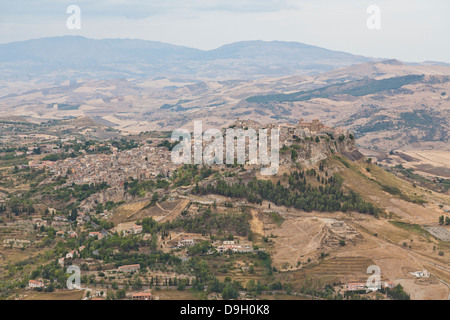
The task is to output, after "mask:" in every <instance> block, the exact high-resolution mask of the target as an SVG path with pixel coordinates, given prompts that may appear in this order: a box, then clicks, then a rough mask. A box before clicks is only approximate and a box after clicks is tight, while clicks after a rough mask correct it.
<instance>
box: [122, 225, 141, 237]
mask: <svg viewBox="0 0 450 320" xmlns="http://www.w3.org/2000/svg"><path fill="white" fill-rule="evenodd" d="M142 230H143V229H142V226H138V225H136V224H133V225H131V226H129V227H128V228H127V229H125V230H123V231H122V233H123V235H124V236H125V235H127V234H139V233H142Z"/></svg>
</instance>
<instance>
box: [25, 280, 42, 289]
mask: <svg viewBox="0 0 450 320" xmlns="http://www.w3.org/2000/svg"><path fill="white" fill-rule="evenodd" d="M28 288H31V289H34V288H44V283H43V282H42V281H37V280H30V281H28Z"/></svg>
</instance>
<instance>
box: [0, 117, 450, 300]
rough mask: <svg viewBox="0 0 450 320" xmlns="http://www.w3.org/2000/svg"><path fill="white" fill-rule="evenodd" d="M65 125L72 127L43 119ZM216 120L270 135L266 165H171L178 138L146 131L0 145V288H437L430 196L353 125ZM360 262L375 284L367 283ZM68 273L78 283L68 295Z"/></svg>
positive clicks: (349, 295) (9, 295) (168, 294)
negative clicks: (373, 270) (362, 142)
mask: <svg viewBox="0 0 450 320" xmlns="http://www.w3.org/2000/svg"><path fill="white" fill-rule="evenodd" d="M74 121H84V120H80V119H78V120H64V121H62V122H61V123H59V124H58V123H53V124H52V125H53V126H67V125H68V124H67V123H70V122H74ZM6 126H10V124H7V125H6ZM24 126H26V125H24ZM46 126H48V124H45V123H44V124H42V127H40V126H39V125H36V128H35V129H34V131H36V132H39V131H40V130H42V128H43V127H46ZM228 128H241V129H243V130H244V131H245V130H248V129H249V128H251V129H255V130H260V129H268V130H269V131H270V130H273V129H278V130H279V131H280V168H279V171H278V173H277V174H276V175H275V176H263V175H261V174H260V170H259V169H260V167H261V166H262V165H261V164H259V163H257V164H253V163H250V162H249V161H246V162H245V163H243V164H239V163H234V164H224V165H220V164H213V165H194V164H174V163H173V161H172V158H171V153H172V149H173V147H174V146H175V145H176V143H177V142H176V141H171V139H170V135H163V134H158V133H154V132H145V133H141V134H139V135H126V134H121V135H120V136H117V137H115V136H105V137H104V138H103V139H99V138H98V137H97V138H94V137H93V135H92V130H91V129H92V128H90V125H89V124H86V128H85V129H84V130H83V131H84V135H81V134H80V133H79V132H80V130H77V132H78V133H77V134H76V135H74V134H73V132H71V131H70V130H69V131H66V132H64V133H62V134H61V133H58V131H59V130H55V132H53V133H52V134H54V135H52V137H51V138H50V137H48V136H46V137H45V139H47V140H40V139H37V138H36V136H35V133H33V130H30V131H29V132H28V134H27V135H28V138H23V139H17V138H16V139H15V140H13V139H9V140H8V144H7V145H6V144H5V145H4V147H3V155H2V160H1V167H0V169H1V170H0V175H1V177H2V180H1V184H0V219H1V220H0V240H1V242H2V246H3V247H2V251H1V253H0V278H1V280H2V281H3V282H2V285H1V286H0V294H1V297H2V298H4V299H16V298H18V299H28V298H30V299H33V298H39V297H43V296H47V297H67V298H75V299H88V300H91V299H92V300H98V299H135V300H156V299H160V300H161V299H177V298H187V299H193V298H200V299H260V298H270V297H273V295H278V296H280V297H288V296H289V297H291V298H299V299H300V298H301V299H305V298H314V299H361V298H362V299H397V298H421V297H427V298H428V297H434V298H439V299H441V298H445V297H446V296H448V293H449V288H448V285H447V284H448V283H449V282H448V270H447V269H446V263H448V255H449V254H450V251H449V246H448V238H446V237H447V236H448V233H449V231H448V224H446V221H447V220H446V219H445V217H448V208H449V205H450V204H449V203H448V199H447V200H446V198H445V196H444V195H442V194H439V193H436V192H431V193H430V192H429V191H428V190H426V189H424V188H421V187H417V186H413V184H412V183H409V182H406V181H404V180H400V179H399V178H398V177H396V176H394V175H392V174H391V173H388V172H386V171H385V170H384V169H383V168H382V167H380V165H378V164H377V163H375V161H373V160H372V159H368V158H365V157H364V156H363V155H362V154H361V153H360V152H359V151H358V148H357V147H356V142H355V137H354V135H353V134H352V133H350V132H347V131H345V130H343V129H339V128H331V127H327V126H326V125H325V124H323V123H321V121H320V120H318V119H315V120H312V121H305V120H303V119H300V120H299V122H298V123H296V124H292V123H269V124H261V123H257V122H255V121H252V120H243V119H238V120H236V121H235V122H234V123H233V124H231V125H230V126H228ZM3 129H4V130H7V128H6V127H5V128H3ZM226 129H227V128H222V131H223V132H224V131H225V130H226ZM95 130H97V133H98V132H100V131H103V132H106V130H105V128H102V127H96V129H95ZM116 134H117V132H115V133H114V135H116ZM11 137H12V135H11ZM246 148H247V147H246ZM245 151H247V152H248V150H247V149H246V150H245ZM392 203H395V204H396V207H395V208H393V206H392ZM446 210H447V211H446ZM441 216H442V217H443V218H442V219H441V218H440V217H441ZM441 221H442V223H441ZM428 228H432V229H429V230H432V231H430V232H428V231H426V230H428ZM380 246H381V247H384V248H386V249H383V250H380V249H379V248H380ZM373 265H377V266H379V267H380V269H381V275H380V281H381V284H380V287H372V286H368V285H367V283H366V280H367V278H368V276H369V275H368V274H367V272H366V271H367V268H368V267H369V266H373ZM73 266H76V267H79V269H80V272H81V278H80V283H81V285H80V287H79V288H75V289H73V290H71V289H69V288H67V286H66V280H67V279H68V277H69V275H70V273H68V270H71V269H69V268H70V267H73ZM419 288H420V290H419Z"/></svg>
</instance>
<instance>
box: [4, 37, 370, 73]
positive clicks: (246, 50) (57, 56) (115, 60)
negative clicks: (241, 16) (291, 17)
mask: <svg viewBox="0 0 450 320" xmlns="http://www.w3.org/2000/svg"><path fill="white" fill-rule="evenodd" d="M375 60H376V59H373V58H367V57H362V56H357V55H352V54H349V53H345V52H337V51H332V50H327V49H323V48H319V47H316V46H310V45H306V44H302V43H297V42H282V41H272V42H264V41H244V42H236V43H232V44H228V45H225V46H222V47H220V48H217V49H214V50H209V51H203V50H198V49H192V48H188V47H182V46H175V45H171V44H167V43H162V42H155V41H145V40H130V39H104V40H94V39H88V38H84V37H80V36H64V37H51V38H42V39H35V40H27V41H21V42H13V43H8V44H2V45H0V77H1V78H3V79H9V80H12V79H16V80H26V79H33V78H39V79H73V78H75V79H76V78H83V79H111V78H136V77H139V78H145V77H147V78H148V77H157V76H177V77H187V78H194V79H215V80H224V79H254V78H260V77H268V76H270V77H276V76H286V75H294V74H315V73H320V72H325V71H330V70H334V69H337V68H341V67H345V66H349V65H353V64H357V63H363V62H369V61H375Z"/></svg>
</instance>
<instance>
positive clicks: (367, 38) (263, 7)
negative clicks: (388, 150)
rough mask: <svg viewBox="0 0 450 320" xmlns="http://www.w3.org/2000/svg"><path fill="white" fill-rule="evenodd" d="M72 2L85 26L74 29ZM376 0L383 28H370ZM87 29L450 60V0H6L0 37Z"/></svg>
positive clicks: (95, 34) (93, 33) (90, 33)
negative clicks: (300, 44) (283, 43)
mask: <svg viewBox="0 0 450 320" xmlns="http://www.w3.org/2000/svg"><path fill="white" fill-rule="evenodd" d="M69 5H78V6H79V7H80V9H81V29H80V30H69V29H68V28H67V26H66V20H67V18H68V17H69V14H67V13H66V9H67V7H68V6H69ZM370 5H377V6H379V8H380V10H381V29H379V30H369V29H368V28H367V25H366V20H367V18H368V17H369V14H368V13H367V12H366V10H367V8H368V7H369V6H370ZM60 35H82V36H85V37H90V38H98V39H100V38H135V39H146V40H158V41H163V42H168V43H172V44H179V45H185V46H189V47H195V48H199V49H213V48H217V47H219V46H221V45H223V44H227V43H231V42H236V41H241V40H282V41H297V42H303V43H307V44H311V45H317V46H321V47H325V48H328V49H332V50H339V51H346V52H350V53H354V54H361V55H365V56H371V57H382V58H397V59H400V60H404V61H425V60H434V61H445V62H450V41H449V39H450V1H449V0H370V1H366V0H334V1H332V0H226V1H224V0H220V1H219V0H158V1H155V0H139V1H138V0H126V1H125V0H78V1H76V0H71V1H66V0H0V43H6V42H12V41H19V40H26V39H32V38H40V37H48V36H60Z"/></svg>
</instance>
